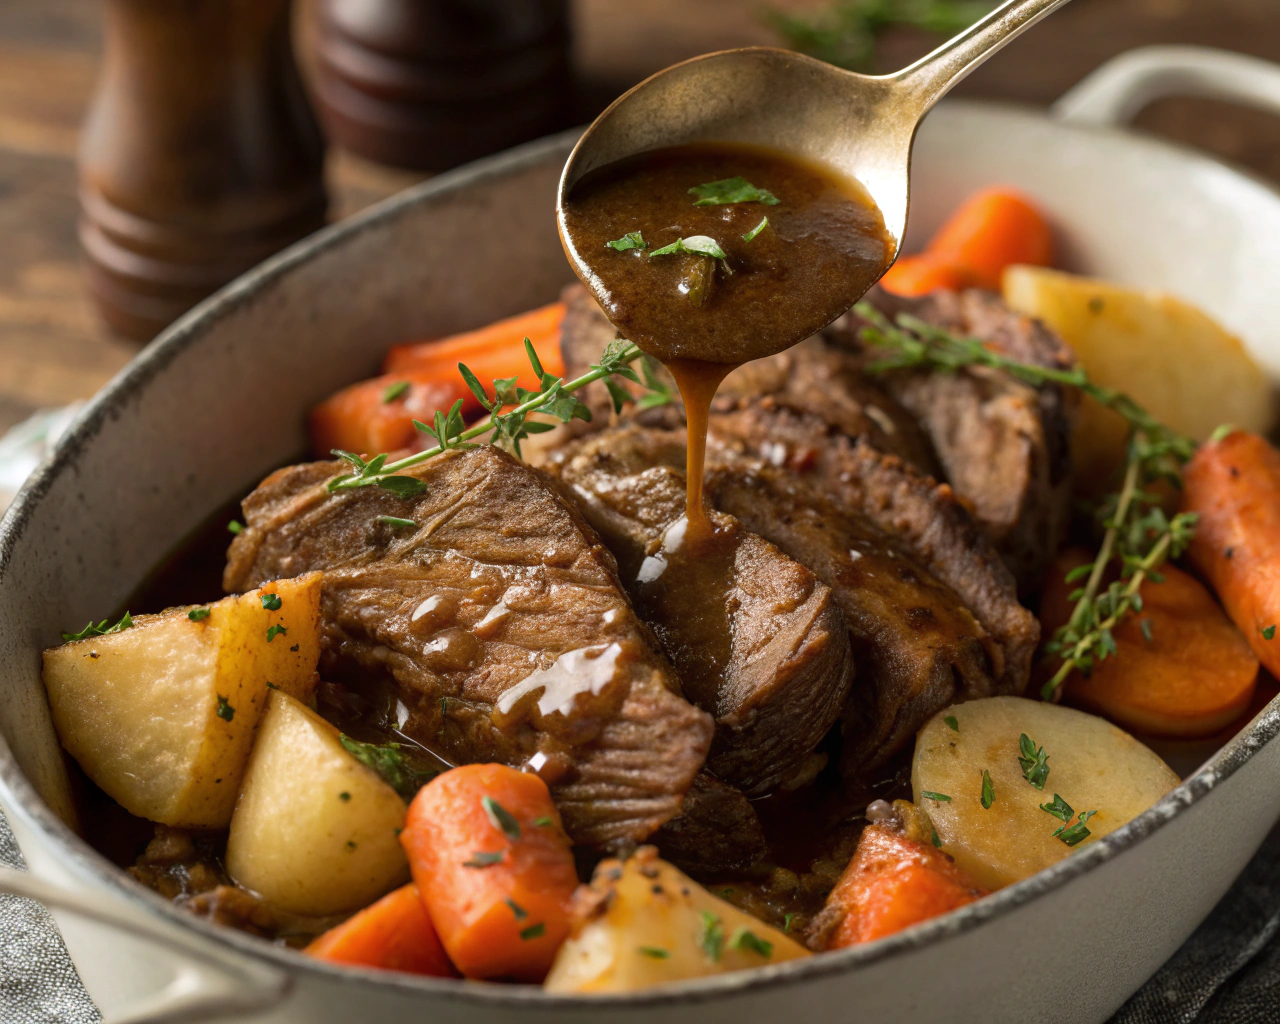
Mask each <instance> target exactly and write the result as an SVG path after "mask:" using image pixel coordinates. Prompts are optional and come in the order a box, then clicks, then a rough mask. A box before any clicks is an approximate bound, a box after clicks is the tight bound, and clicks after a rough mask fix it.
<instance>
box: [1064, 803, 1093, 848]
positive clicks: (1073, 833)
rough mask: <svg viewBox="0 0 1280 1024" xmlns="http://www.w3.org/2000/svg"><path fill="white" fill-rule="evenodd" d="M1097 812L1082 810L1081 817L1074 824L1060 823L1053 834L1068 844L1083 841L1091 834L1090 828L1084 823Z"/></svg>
mask: <svg viewBox="0 0 1280 1024" xmlns="http://www.w3.org/2000/svg"><path fill="white" fill-rule="evenodd" d="M1097 813H1098V812H1097V811H1081V812H1080V818H1079V820H1078V821H1077V822H1076V823H1075V824H1074V825H1060V826H1058V830H1057V831H1056V832H1054V833H1053V834H1054V835H1055V836H1057V837H1058V838H1059V839H1061V840H1062V841H1063V842H1064V843H1066V844H1067V845H1068V846H1075V845H1076V844H1077V843H1082V842H1084V841H1085V840H1086V839H1088V838H1089V836H1090V835H1091V833H1090V832H1089V830H1088V829H1087V828H1085V827H1084V823H1085V822H1086V821H1088V820H1089V819H1090V818H1092V817H1093V816H1094V815H1095V814H1097Z"/></svg>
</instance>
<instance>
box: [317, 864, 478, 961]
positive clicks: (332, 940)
mask: <svg viewBox="0 0 1280 1024" xmlns="http://www.w3.org/2000/svg"><path fill="white" fill-rule="evenodd" d="M305 952H306V953H307V955H308V956H313V957H315V958H316V959H318V960H330V961H332V962H334V963H339V964H359V965H362V966H364V967H380V968H382V969H383V970H387V971H407V972H409V973H410V974H429V975H432V976H433V977H437V978H448V977H453V976H454V975H456V973H457V972H456V971H454V969H453V965H452V964H450V963H449V958H448V957H446V956H445V954H444V947H443V946H441V945H440V938H439V936H437V935H436V930H435V928H434V927H432V924H431V918H430V916H428V914H427V908H426V907H425V906H423V903H422V899H421V897H420V896H419V895H418V887H417V886H416V885H414V884H413V883H412V882H410V883H409V884H408V885H404V886H401V887H400V888H399V889H396V890H395V891H394V892H390V893H388V894H387V895H386V896H383V897H382V899H380V900H378V902H377V903H372V904H370V905H369V906H367V907H365V908H364V910H362V911H360V913H358V914H356V915H354V916H353V917H350V918H348V919H347V920H346V921H343V922H342V924H340V925H337V926H336V927H334V928H330V929H329V930H328V931H327V932H325V933H324V934H323V935H321V936H320V937H319V938H317V939H316V940H315V941H314V942H312V943H311V945H309V946H308V947H307V948H306V950H305Z"/></svg>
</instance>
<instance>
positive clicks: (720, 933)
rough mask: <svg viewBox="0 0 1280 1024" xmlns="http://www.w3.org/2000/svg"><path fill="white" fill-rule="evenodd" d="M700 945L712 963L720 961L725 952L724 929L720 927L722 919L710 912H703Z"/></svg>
mask: <svg viewBox="0 0 1280 1024" xmlns="http://www.w3.org/2000/svg"><path fill="white" fill-rule="evenodd" d="M698 945H699V946H700V947H701V948H702V951H703V952H704V953H706V954H707V957H708V958H709V959H710V960H711V962H712V963H717V962H718V961H719V960H720V954H721V953H722V952H724V929H723V928H722V927H720V917H719V915H718V914H713V913H711V912H710V911H709V910H704V911H703V912H702V934H701V935H700V936H699V937H698Z"/></svg>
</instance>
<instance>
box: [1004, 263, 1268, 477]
mask: <svg viewBox="0 0 1280 1024" xmlns="http://www.w3.org/2000/svg"><path fill="white" fill-rule="evenodd" d="M1004 299H1005V302H1007V303H1008V304H1009V305H1010V306H1012V307H1013V308H1014V309H1016V310H1018V311H1019V312H1022V313H1026V314H1028V315H1029V316H1034V317H1037V318H1039V319H1040V320H1043V321H1044V322H1045V323H1046V324H1048V325H1049V327H1051V328H1053V329H1054V330H1055V331H1057V332H1058V334H1060V335H1061V336H1062V339H1063V340H1064V341H1065V342H1066V343H1067V344H1068V345H1070V346H1071V348H1072V349H1074V350H1075V353H1076V355H1077V356H1078V357H1079V359H1080V363H1081V365H1082V366H1083V367H1084V369H1085V372H1087V373H1088V375H1089V377H1090V379H1091V380H1093V381H1094V382H1095V383H1098V384H1101V385H1104V386H1105V387H1111V388H1116V389H1118V390H1120V391H1123V392H1125V393H1126V394H1128V395H1129V396H1130V397H1131V398H1133V399H1134V401H1136V402H1137V403H1138V404H1139V405H1141V406H1142V407H1143V408H1145V409H1146V410H1147V411H1148V412H1149V413H1151V415H1153V416H1154V417H1155V418H1156V419H1157V420H1160V421H1161V422H1162V423H1166V424H1168V425H1169V426H1170V427H1173V428H1174V429H1175V430H1177V431H1179V432H1181V433H1183V434H1187V435H1189V436H1190V437H1193V438H1195V439H1196V440H1198V441H1203V440H1205V439H1207V438H1208V437H1209V435H1210V434H1212V433H1213V431H1214V429H1215V428H1216V427H1218V426H1219V425H1220V424H1223V423H1234V424H1236V425H1237V426H1239V427H1242V428H1244V429H1245V430H1251V431H1254V432H1256V433H1260V434H1265V433H1267V432H1268V431H1269V430H1270V429H1271V427H1272V425H1273V424H1274V422H1275V406H1274V396H1273V392H1272V387H1271V383H1270V382H1269V381H1268V379H1267V376H1266V374H1265V373H1264V372H1263V371H1262V369H1261V368H1260V367H1259V366H1258V365H1257V364H1256V363H1255V362H1254V361H1253V359H1252V358H1250V356H1249V354H1248V353H1247V352H1246V351H1245V348H1244V346H1243V345H1242V344H1241V342H1240V339H1238V338H1236V337H1235V336H1234V335H1232V334H1230V333H1228V332H1227V331H1226V330H1224V329H1223V328H1222V327H1220V326H1219V325H1218V324H1217V323H1215V322H1214V321H1213V320H1212V319H1211V318H1210V317H1208V316H1207V315H1205V314H1204V313H1203V312H1201V311H1200V310H1199V309H1197V308H1196V307H1194V306H1191V305H1189V304H1188V303H1186V302H1183V301H1181V300H1180V299H1177V298H1174V297H1173V296H1171V295H1167V294H1164V293H1162V292H1150V291H1137V290H1134V289H1131V288H1124V287H1121V286H1119V285H1115V284H1109V283H1108V282H1105V281H1098V280H1094V279H1091V278H1087V277H1077V276H1076V275H1074V274H1066V273H1063V272H1061V271H1058V270H1047V269H1045V268H1043V267H1029V266H1015V267H1010V268H1009V269H1008V270H1006V271H1005V275H1004ZM1125 436H1126V426H1125V423H1124V421H1123V420H1122V419H1121V418H1120V416H1118V415H1117V414H1116V413H1114V412H1112V411H1111V410H1109V409H1106V408H1104V407H1103V406H1101V405H1098V404H1097V403H1096V402H1093V401H1092V400H1087V401H1086V402H1085V403H1084V405H1083V408H1082V409H1081V414H1080V418H1079V421H1078V423H1077V427H1076V433H1075V439H1074V440H1075V443H1074V446H1073V456H1074V458H1075V462H1076V469H1077V475H1078V477H1079V479H1081V480H1085V481H1087V480H1091V479H1097V478H1098V477H1099V476H1101V478H1102V479H1103V480H1106V479H1108V474H1110V472H1111V471H1112V470H1114V469H1115V467H1117V466H1118V465H1119V464H1120V462H1121V459H1122V457H1123V449H1124V441H1125Z"/></svg>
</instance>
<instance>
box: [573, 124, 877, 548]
mask: <svg viewBox="0 0 1280 1024" xmlns="http://www.w3.org/2000/svg"><path fill="white" fill-rule="evenodd" d="M730 179H739V180H740V184H739V186H738V187H736V188H734V187H726V183H727V182H728V181H729V180H730ZM708 185H711V186H714V185H719V186H721V188H719V189H715V188H712V189H706V188H700V186H708ZM746 186H749V187H746ZM691 192H692V193H693V194H691ZM744 197H745V198H744ZM708 200H711V201H710V202H708ZM700 203H702V204H704V205H699V204H700ZM766 217H767V218H768V222H767V224H764V226H761V224H762V222H763V220H764V218H766ZM562 223H563V233H564V242H565V246H566V248H568V249H569V250H570V251H571V253H574V254H576V255H577V256H578V257H579V258H580V260H581V261H582V264H583V265H584V266H585V268H586V273H585V274H584V281H585V282H586V284H587V287H588V288H590V289H591V291H592V292H593V293H594V294H595V297H596V299H597V300H598V301H599V302H600V304H601V306H602V307H603V308H604V311H605V313H606V315H607V316H608V317H609V319H610V321H611V322H612V323H613V324H614V326H615V327H617V328H618V331H619V333H621V334H622V336H623V337H625V338H627V339H629V340H630V341H632V342H634V343H635V344H636V345H638V346H639V347H640V348H641V349H643V350H644V351H645V352H647V353H649V354H650V355H652V356H654V357H655V358H657V359H659V360H661V361H662V362H663V363H665V364H666V365H667V367H668V368H669V369H670V370H671V373H672V375H673V376H674V377H675V379H676V383H677V384H678V385H679V387H680V394H681V397H682V398H683V399H684V404H685V411H686V413H687V416H688V424H689V444H688V474H687V475H688V487H689V492H688V519H689V537H688V542H689V543H690V545H691V546H692V547H694V548H695V549H696V547H697V546H698V545H699V544H701V543H703V542H704V541H705V540H706V539H707V538H708V537H709V536H710V533H711V524H710V521H709V520H708V518H707V517H706V514H705V512H704V511H703V506H702V466H703V454H704V447H705V438H706V420H707V413H708V411H709V409H710V405H711V399H712V398H713V397H714V395H715V391H716V388H717V387H718V386H719V384H720V381H721V380H723V379H724V377H725V376H726V375H727V374H728V373H729V371H730V370H732V369H733V368H734V367H735V366H738V365H741V364H742V363H744V362H747V361H748V360H751V359H758V358H761V357H764V356H769V355H773V354H775V353H777V352H781V351H783V350H784V349H786V348H789V347H791V346H792V345H794V344H795V343H796V342H799V341H802V340H803V339H805V338H807V337H809V336H810V335H812V334H813V333H814V332H816V331H818V330H820V329H821V328H823V327H825V326H826V325H827V324H828V323H830V322H831V321H832V320H834V319H835V318H836V317H837V316H839V315H840V314H841V313H843V312H845V310H847V309H848V308H849V307H850V306H852V305H853V304H854V303H855V302H856V301H857V300H858V299H859V298H861V297H862V295H863V294H864V293H865V292H866V291H867V289H869V288H870V287H871V286H872V285H873V284H874V283H875V282H876V281H877V280H878V279H879V277H880V275H881V274H882V273H883V272H884V270H885V267H886V265H887V263H888V261H889V259H890V257H891V256H892V254H893V249H894V245H893V241H892V239H891V238H890V237H889V234H888V232H887V231H886V229H885V226H884V219H883V217H882V216H881V215H880V211H879V210H878V209H877V208H876V206H875V204H874V203H873V202H872V201H871V200H870V198H869V197H868V196H867V195H866V193H865V192H864V191H863V190H862V188H861V187H860V186H859V185H857V183H855V182H851V181H848V180H845V179H842V178H840V177H838V176H836V175H835V174H834V173H832V172H830V171H827V170H825V169H822V168H819V167H816V166H811V165H808V164H804V163H800V162H798V161H796V160H794V159H792V158H791V157H788V156H784V155H782V154H780V153H773V152H769V151H766V150H762V149H755V148H749V147H746V146H740V145H730V144H725V143H699V144H696V145H687V146H679V147H674V148H671V149H661V150H655V151H653V152H650V153H644V154H641V155H639V156H637V157H633V158H630V159H627V160H622V161H619V162H617V163H615V164H610V165H608V166H606V167H602V168H599V169H598V170H595V171H592V172H590V173H589V174H587V175H586V176H585V177H584V178H583V179H582V180H581V181H580V182H579V183H578V184H577V185H575V186H574V188H573V189H572V190H571V192H570V193H569V195H568V197H567V198H566V200H565V202H564V206H563V210H562ZM628 236H630V242H629V243H623V245H624V247H622V248H620V247H619V244H620V243H622V240H624V239H626V238H627V237H628ZM677 241H681V242H688V243H689V244H690V246H692V247H693V248H692V250H690V251H683V252H675V253H669V254H663V253H661V252H660V250H662V249H663V248H665V247H668V246H671V245H672V244H673V243H676V242H677ZM610 243H614V244H613V245H611V244H610ZM625 244H629V245H630V246H631V247H630V248H626V247H625ZM655 253H656V255H654V254H655ZM708 253H719V255H711V254H708Z"/></svg>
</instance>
